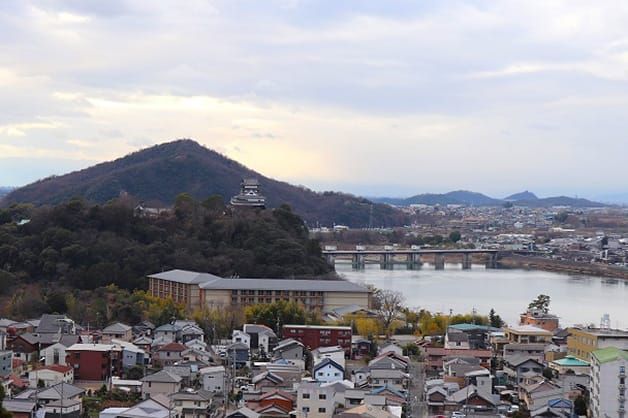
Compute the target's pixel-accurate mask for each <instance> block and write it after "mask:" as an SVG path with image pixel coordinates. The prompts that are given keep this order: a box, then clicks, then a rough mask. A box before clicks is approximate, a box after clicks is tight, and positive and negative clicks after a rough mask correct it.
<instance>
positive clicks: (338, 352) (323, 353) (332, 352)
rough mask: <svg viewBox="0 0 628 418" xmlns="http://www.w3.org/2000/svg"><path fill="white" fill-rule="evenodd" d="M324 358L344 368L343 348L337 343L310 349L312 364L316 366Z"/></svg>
mask: <svg viewBox="0 0 628 418" xmlns="http://www.w3.org/2000/svg"><path fill="white" fill-rule="evenodd" d="M326 358H328V359H330V360H333V361H335V362H336V363H337V364H339V365H340V366H341V367H342V368H343V369H344V368H345V350H344V348H342V347H340V346H338V345H337V346H334V347H318V348H317V349H316V350H312V360H313V363H314V366H316V365H317V364H318V363H320V362H321V361H323V360H324V359H326Z"/></svg>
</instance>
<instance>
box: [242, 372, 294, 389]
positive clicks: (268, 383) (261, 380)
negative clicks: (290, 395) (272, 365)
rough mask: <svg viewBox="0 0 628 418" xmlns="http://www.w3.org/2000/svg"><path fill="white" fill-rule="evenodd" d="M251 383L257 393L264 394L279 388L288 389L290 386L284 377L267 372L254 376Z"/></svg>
mask: <svg viewBox="0 0 628 418" xmlns="http://www.w3.org/2000/svg"><path fill="white" fill-rule="evenodd" d="M251 383H252V384H253V387H254V388H255V390H256V391H262V392H268V391H270V390H273V389H277V388H287V387H288V386H289V385H288V384H287V383H286V380H285V379H284V378H283V376H281V375H280V374H279V373H273V372H271V371H265V372H262V373H259V374H257V375H255V376H253V378H252V379H251Z"/></svg>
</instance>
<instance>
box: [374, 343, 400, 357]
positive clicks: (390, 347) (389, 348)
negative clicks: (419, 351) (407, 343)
mask: <svg viewBox="0 0 628 418" xmlns="http://www.w3.org/2000/svg"><path fill="white" fill-rule="evenodd" d="M386 353H395V354H396V355H397V356H403V348H401V347H399V346H398V345H397V344H386V345H385V346H383V347H381V348H380V349H379V350H377V354H378V355H382V354H386Z"/></svg>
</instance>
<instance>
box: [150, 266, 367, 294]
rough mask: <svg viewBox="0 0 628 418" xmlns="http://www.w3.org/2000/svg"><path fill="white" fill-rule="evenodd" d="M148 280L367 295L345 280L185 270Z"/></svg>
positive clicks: (219, 287)
mask: <svg viewBox="0 0 628 418" xmlns="http://www.w3.org/2000/svg"><path fill="white" fill-rule="evenodd" d="M148 277H149V278H154V279H162V280H168V281H172V282H177V283H186V284H198V285H199V287H201V288H202V289H216V290H232V289H259V290H288V291H290V290H292V291H299V290H310V291H319V292H360V293H368V291H369V290H368V289H367V288H366V287H363V286H360V285H358V284H355V283H351V282H349V281H346V280H292V279H239V278H238V279H233V278H228V279H223V278H221V277H218V276H215V275H213V274H209V273H198V272H194V271H186V270H170V271H165V272H163V273H157V274H151V275H149V276H148Z"/></svg>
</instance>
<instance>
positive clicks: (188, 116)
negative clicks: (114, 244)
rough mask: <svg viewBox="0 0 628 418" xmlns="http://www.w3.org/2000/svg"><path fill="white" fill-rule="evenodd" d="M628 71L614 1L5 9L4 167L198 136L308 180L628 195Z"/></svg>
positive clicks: (19, 5) (278, 173)
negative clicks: (7, 160) (620, 191)
mask: <svg viewBox="0 0 628 418" xmlns="http://www.w3.org/2000/svg"><path fill="white" fill-rule="evenodd" d="M626 68H628V4H627V3H625V2H621V1H609V2H603V3H600V2H595V3H591V2H585V1H568V0H564V1H552V2H543V3H539V2H518V1H505V2H493V1H477V2H466V1H454V2H447V3H442V2H433V3H427V2H420V3H417V2H408V3H404V2H400V3H395V4H385V5H382V3H380V2H373V3H371V2H363V1H356V2H349V3H344V2H343V3H340V2H333V3H326V4H324V5H322V4H320V3H316V2H301V1H292V0H289V1H277V2H271V3H268V2H263V3H257V2H253V3H250V2H249V3H240V2H237V1H212V2H205V1H193V2H184V3H180V2H174V1H172V2H169V1H165V2H159V3H155V2H144V1H139V0H137V1H134V0H128V1H124V0H116V1H110V2H102V3H91V2H90V3H85V2H77V1H69V2H68V1H64V2H61V1H56V0H41V1H32V2H16V3H12V2H6V3H2V4H0V86H1V87H2V89H3V94H2V95H1V96H0V106H1V107H2V109H3V113H2V114H0V147H1V148H0V156H1V157H5V156H14V157H15V158H17V157H19V156H23V155H28V154H30V153H35V154H37V155H38V156H41V158H46V156H48V157H49V158H56V159H64V158H65V160H66V161H77V160H79V159H80V160H81V161H88V160H89V161H91V160H102V159H104V158H114V157H117V156H119V155H123V154H125V153H128V152H130V151H133V150H136V149H138V148H139V147H142V146H145V145H147V144H151V143H158V142H163V141H166V140H170V139H174V138H178V137H193V138H196V139H198V140H199V141H201V142H203V143H204V144H206V145H208V146H211V147H213V148H216V149H218V150H221V151H223V152H225V153H227V154H228V155H230V156H231V157H234V158H236V159H238V160H240V161H241V162H243V163H245V164H248V165H250V166H251V167H252V168H255V169H258V170H260V171H262V172H264V173H266V174H269V175H272V176H275V177H279V178H282V179H285V180H289V181H294V182H297V183H305V184H310V185H312V186H314V187H319V186H320V187H323V186H322V185H329V184H347V185H352V186H351V187H355V188H356V189H359V190H361V191H364V190H366V191H367V192H366V193H368V189H369V187H370V186H371V185H391V186H394V187H396V189H392V190H391V194H399V193H395V192H394V191H395V190H397V191H400V190H403V191H404V193H406V192H407V193H412V192H420V191H423V190H444V189H450V188H461V187H465V188H471V189H478V190H481V191H486V192H495V193H499V192H502V191H511V190H512V189H513V188H514V189H518V188H519V187H521V186H522V185H524V184H525V187H528V188H534V187H538V188H545V189H547V188H555V189H556V190H557V191H563V190H564V192H565V193H569V192H580V193H586V190H584V191H581V190H578V189H579V188H586V189H593V185H592V184H591V178H592V177H593V178H594V179H598V180H597V181H602V179H603V181H604V182H605V184H607V185H608V187H609V188H621V187H624V184H623V180H622V176H621V175H612V174H613V173H614V170H617V171H616V173H619V170H620V169H619V167H620V166H622V164H624V161H623V159H622V156H623V155H626V152H627V151H628V144H626V141H625V140H624V139H623V137H622V132H625V131H626V130H627V129H628V107H626V106H625V103H626V102H627V101H628V88H627V87H628V86H627V83H628V72H627V71H626ZM592 157H595V158H592ZM532 166H533V169H531V167H532ZM68 167H70V166H68ZM72 167H75V166H74V165H72ZM582 167H587V170H582ZM2 170H3V167H2V166H0V177H2V175H3V171H2ZM609 171H610V173H609ZM564 172H569V173H571V174H570V176H564V175H562V174H561V173H564Z"/></svg>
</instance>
